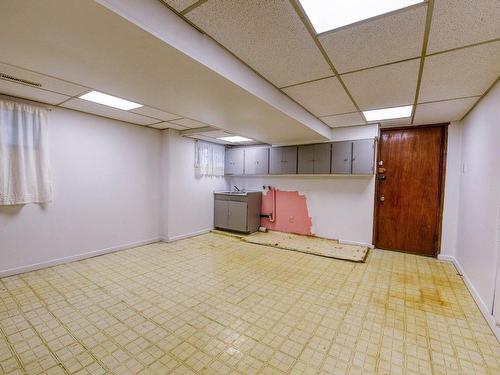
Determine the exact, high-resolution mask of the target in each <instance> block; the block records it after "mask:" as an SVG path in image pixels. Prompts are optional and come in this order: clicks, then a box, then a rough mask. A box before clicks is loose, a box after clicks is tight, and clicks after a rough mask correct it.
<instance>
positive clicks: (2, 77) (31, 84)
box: [0, 73, 42, 87]
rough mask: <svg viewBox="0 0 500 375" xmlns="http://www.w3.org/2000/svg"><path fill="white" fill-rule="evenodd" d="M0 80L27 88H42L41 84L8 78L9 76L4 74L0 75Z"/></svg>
mask: <svg viewBox="0 0 500 375" xmlns="http://www.w3.org/2000/svg"><path fill="white" fill-rule="evenodd" d="M0 79H5V80H7V81H11V82H16V83H22V84H23V85H29V86H33V87H42V84H41V83H36V82H31V81H27V80H25V79H22V78H17V77H13V76H10V75H8V74H4V73H0Z"/></svg>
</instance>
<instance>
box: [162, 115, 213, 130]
mask: <svg viewBox="0 0 500 375" xmlns="http://www.w3.org/2000/svg"><path fill="white" fill-rule="evenodd" d="M169 122H170V123H171V124H176V125H181V126H183V127H184V128H191V129H193V128H201V127H203V126H210V125H208V124H205V123H204V122H200V121H196V120H191V119H188V118H181V119H179V120H173V121H169Z"/></svg>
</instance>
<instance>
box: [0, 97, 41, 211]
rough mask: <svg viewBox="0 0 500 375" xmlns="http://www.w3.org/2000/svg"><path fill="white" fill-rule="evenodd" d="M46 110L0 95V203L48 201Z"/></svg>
mask: <svg viewBox="0 0 500 375" xmlns="http://www.w3.org/2000/svg"><path fill="white" fill-rule="evenodd" d="M47 113H48V110H47V109H46V108H43V107H39V106H36V105H29V104H25V103H18V102H13V101H10V100H5V99H1V98H0V205H13V204H26V203H43V202H49V201H50V199H51V187H50V180H49V155H48V139H47V136H48V135H47Z"/></svg>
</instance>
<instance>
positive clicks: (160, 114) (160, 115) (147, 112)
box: [130, 106, 182, 121]
mask: <svg viewBox="0 0 500 375" xmlns="http://www.w3.org/2000/svg"><path fill="white" fill-rule="evenodd" d="M130 112H134V113H138V114H140V115H144V116H149V117H154V118H156V119H159V120H163V121H170V120H175V119H179V118H181V117H182V116H178V115H174V114H173V113H168V112H164V111H160V110H159V109H156V108H151V107H147V106H144V107H139V108H136V109H133V110H132V111H130Z"/></svg>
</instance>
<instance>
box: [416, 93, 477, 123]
mask: <svg viewBox="0 0 500 375" xmlns="http://www.w3.org/2000/svg"><path fill="white" fill-rule="evenodd" d="M479 98H480V97H479V96H477V97H473V98H463V99H454V100H445V101H442V102H432V103H424V104H418V105H417V110H416V112H415V119H414V121H413V123H414V124H437V123H443V122H449V121H456V120H460V119H461V118H462V117H463V116H464V115H465V114H466V113H467V111H468V110H469V109H470V108H471V107H472V106H473V105H474V103H476V102H477V101H478V100H479Z"/></svg>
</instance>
